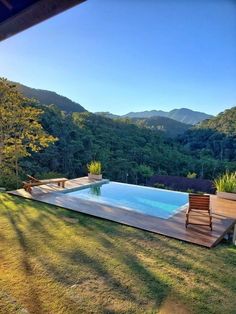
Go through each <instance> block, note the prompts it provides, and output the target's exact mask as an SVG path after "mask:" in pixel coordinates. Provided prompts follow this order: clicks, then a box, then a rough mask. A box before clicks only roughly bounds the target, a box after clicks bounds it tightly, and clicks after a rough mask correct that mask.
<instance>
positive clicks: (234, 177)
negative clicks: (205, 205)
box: [214, 172, 236, 193]
mask: <svg viewBox="0 0 236 314" xmlns="http://www.w3.org/2000/svg"><path fill="white" fill-rule="evenodd" d="M214 185H215V187H216V189H217V191H219V192H229V193H236V172H232V173H229V172H226V173H225V174H223V175H222V176H220V177H219V178H217V179H215V180H214Z"/></svg>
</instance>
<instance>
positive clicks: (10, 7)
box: [0, 0, 13, 10]
mask: <svg viewBox="0 0 236 314" xmlns="http://www.w3.org/2000/svg"><path fill="white" fill-rule="evenodd" d="M0 2H2V4H3V5H5V7H7V8H8V10H12V9H13V6H12V5H11V3H10V1H8V0H0Z"/></svg>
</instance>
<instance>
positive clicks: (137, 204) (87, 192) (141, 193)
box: [66, 182, 188, 219]
mask: <svg viewBox="0 0 236 314" xmlns="http://www.w3.org/2000/svg"><path fill="white" fill-rule="evenodd" d="M66 195H69V196H73V197H77V198H79V199H83V200H88V201H92V202H97V203H102V204H106V205H111V206H116V207H120V208H124V209H126V210H132V211H136V212H139V213H142V214H146V215H151V216H156V217H159V218H163V219H168V218H170V217H171V216H173V215H174V214H176V213H178V212H179V211H181V210H182V209H183V206H184V205H186V204H187V203H188V194H187V193H182V192H173V191H167V190H162V189H156V188H150V187H143V186H138V185H131V184H124V183H117V182H109V183H105V184H94V185H92V186H90V187H88V188H80V189H78V190H76V191H74V190H73V191H71V192H70V191H68V192H66Z"/></svg>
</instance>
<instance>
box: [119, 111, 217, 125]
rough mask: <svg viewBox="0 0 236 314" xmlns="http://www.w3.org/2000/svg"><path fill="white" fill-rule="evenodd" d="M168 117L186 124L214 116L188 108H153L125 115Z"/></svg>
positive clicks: (129, 116)
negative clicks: (166, 109)
mask: <svg viewBox="0 0 236 314" xmlns="http://www.w3.org/2000/svg"><path fill="white" fill-rule="evenodd" d="M155 116H159V117H166V118H170V119H173V120H176V121H179V122H182V123H186V124H192V125H194V124H197V123H199V122H201V121H203V120H205V119H210V118H212V116H211V115H208V114H206V113H204V112H198V111H193V110H190V109H187V108H181V109H173V110H171V111H169V112H168V111H162V110H151V111H142V112H129V113H127V114H126V115H124V117H128V118H151V117H155Z"/></svg>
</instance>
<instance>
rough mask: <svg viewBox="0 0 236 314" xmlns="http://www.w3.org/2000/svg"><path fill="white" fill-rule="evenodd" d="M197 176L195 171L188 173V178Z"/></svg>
mask: <svg viewBox="0 0 236 314" xmlns="http://www.w3.org/2000/svg"><path fill="white" fill-rule="evenodd" d="M196 177H197V174H196V173H195V172H192V173H191V172H189V173H188V174H187V178H189V179H195V178H196Z"/></svg>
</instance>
